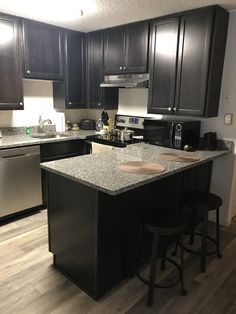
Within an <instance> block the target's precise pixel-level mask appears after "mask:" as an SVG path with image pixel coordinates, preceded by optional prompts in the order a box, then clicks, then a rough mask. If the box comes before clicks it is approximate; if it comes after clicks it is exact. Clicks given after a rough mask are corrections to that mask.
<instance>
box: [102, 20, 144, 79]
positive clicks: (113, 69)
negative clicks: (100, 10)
mask: <svg viewBox="0 0 236 314" xmlns="http://www.w3.org/2000/svg"><path fill="white" fill-rule="evenodd" d="M148 38H149V23H148V22H139V23H133V24H129V25H125V26H120V27H115V28H111V29H107V30H105V43H104V62H105V69H104V72H105V74H120V73H145V72H147V60H148Z"/></svg>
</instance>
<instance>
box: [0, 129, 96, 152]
mask: <svg viewBox="0 0 236 314" xmlns="http://www.w3.org/2000/svg"><path fill="white" fill-rule="evenodd" d="M94 132H95V131H89V130H88V131H87V130H80V131H69V132H64V133H62V134H60V135H58V136H57V137H53V138H43V139H41V138H34V137H32V134H29V135H26V134H14V135H7V136H6V135H5V136H3V137H2V138H0V149H5V148H13V147H21V146H30V145H37V144H44V143H54V142H61V141H70V140H77V139H85V138H86V137H87V136H90V135H94V134H95V133H94Z"/></svg>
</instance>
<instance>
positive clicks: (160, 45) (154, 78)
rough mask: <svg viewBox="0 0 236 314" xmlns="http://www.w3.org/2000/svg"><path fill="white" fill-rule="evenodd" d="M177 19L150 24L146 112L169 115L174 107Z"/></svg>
mask: <svg viewBox="0 0 236 314" xmlns="http://www.w3.org/2000/svg"><path fill="white" fill-rule="evenodd" d="M178 30H179V18H172V19H167V20H158V21H156V22H153V23H152V24H151V42H150V64H149V73H150V80H149V97H148V112H149V113H163V114H169V113H170V112H172V108H173V107H174V99H175V82H176V71H177V69H176V64H177V48H178Z"/></svg>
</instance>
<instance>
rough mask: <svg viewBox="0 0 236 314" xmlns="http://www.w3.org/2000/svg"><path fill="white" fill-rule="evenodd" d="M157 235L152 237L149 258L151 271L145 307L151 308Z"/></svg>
mask: <svg viewBox="0 0 236 314" xmlns="http://www.w3.org/2000/svg"><path fill="white" fill-rule="evenodd" d="M158 238H159V237H158V235H157V234H154V236H153V245H152V256H151V270H150V276H149V287H148V298H147V306H151V305H152V303H153V292H154V284H155V277H156V263H157V250H158Z"/></svg>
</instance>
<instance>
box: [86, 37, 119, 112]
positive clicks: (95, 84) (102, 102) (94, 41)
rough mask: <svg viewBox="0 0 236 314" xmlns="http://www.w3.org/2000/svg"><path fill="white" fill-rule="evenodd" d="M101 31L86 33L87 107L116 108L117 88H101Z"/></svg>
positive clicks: (102, 67) (102, 46)
mask: <svg viewBox="0 0 236 314" xmlns="http://www.w3.org/2000/svg"><path fill="white" fill-rule="evenodd" d="M103 48H104V34H103V31H97V32H91V33H89V34H87V75H86V82H87V85H86V91H87V107H88V108H95V109H117V108H118V92H119V91H118V88H102V87H100V84H101V82H102V81H103V79H104V62H103Z"/></svg>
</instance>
